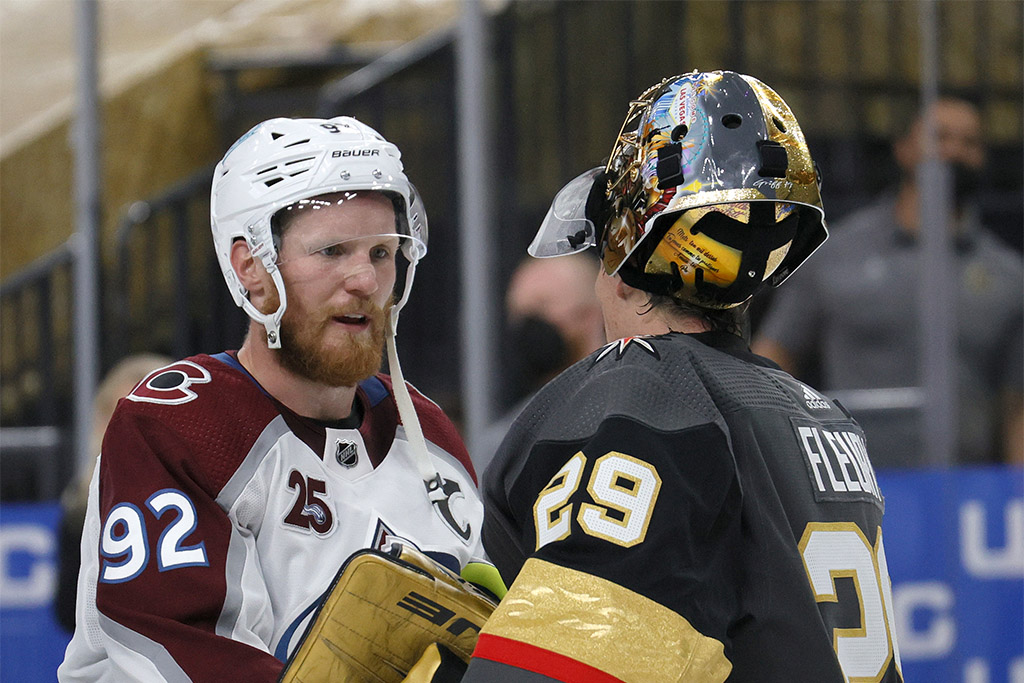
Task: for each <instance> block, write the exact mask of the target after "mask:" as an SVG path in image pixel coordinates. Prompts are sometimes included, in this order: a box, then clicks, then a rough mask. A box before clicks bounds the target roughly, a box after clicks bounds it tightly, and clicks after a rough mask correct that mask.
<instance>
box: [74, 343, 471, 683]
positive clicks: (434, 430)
mask: <svg viewBox="0 0 1024 683" xmlns="http://www.w3.org/2000/svg"><path fill="white" fill-rule="evenodd" d="M412 394H413V402H414V404H415V406H416V410H417V414H418V415H419V418H420V420H421V424H422V427H423V432H424V435H425V437H426V439H427V443H428V449H429V451H430V455H431V458H432V460H433V464H434V466H435V467H436V468H437V471H438V472H439V473H440V474H441V476H442V478H443V479H444V486H443V490H444V491H445V493H447V494H448V495H447V497H446V499H445V500H443V501H440V502H439V503H435V504H433V505H432V504H431V502H430V500H429V499H428V498H427V495H426V492H425V488H424V484H423V482H422V481H421V479H420V477H419V475H418V470H417V469H416V467H415V464H414V462H413V460H412V454H411V452H410V445H409V443H408V441H407V440H406V437H405V432H404V429H403V427H402V425H401V424H400V420H399V417H398V410H397V406H396V404H395V401H394V398H393V396H392V393H391V380H390V378H389V377H387V376H386V375H377V376H375V377H373V378H370V379H369V380H367V381H366V382H363V383H362V384H361V385H360V387H359V389H358V392H357V401H358V402H359V403H360V407H361V408H362V414H363V417H362V421H361V424H360V425H359V426H358V427H357V428H345V427H344V425H341V424H339V425H332V426H324V425H323V424H321V423H317V422H315V421H312V420H309V419H306V418H302V417H300V416H298V415H296V414H294V413H293V412H291V411H289V410H288V409H287V408H285V407H284V406H282V405H281V404H280V403H278V402H277V401H275V400H274V399H273V398H272V397H271V396H269V395H268V394H266V393H265V392H264V391H263V390H262V389H261V388H260V386H259V385H258V384H257V383H256V382H255V380H254V379H253V378H252V377H251V376H250V375H249V374H248V373H247V372H246V371H245V370H244V369H243V368H242V366H241V365H240V364H239V363H238V361H237V360H236V359H235V357H234V356H233V355H231V354H226V353H224V354H218V355H217V356H206V355H201V356H194V357H192V358H188V359H185V360H182V361H179V362H177V363H174V364H172V365H170V366H167V367H165V368H163V369H161V370H157V371H156V372H154V373H152V374H151V375H150V376H149V377H147V378H146V379H145V380H143V382H141V383H140V384H139V385H138V386H137V387H136V388H135V389H134V390H133V391H132V393H131V394H130V395H129V396H128V397H127V398H126V399H122V401H121V402H120V404H119V405H118V408H117V411H116V412H115V413H114V416H113V418H112V419H111V422H110V425H109V426H108V429H107V433H106V436H105V438H104V442H103V449H102V455H101V457H100V460H99V462H98V464H97V469H96V473H95V474H94V476H93V481H92V487H91V491H90V495H89V509H88V515H87V518H86V525H85V530H84V533H83V539H82V569H81V573H80V575H79V579H78V606H77V629H76V631H75V635H74V637H73V638H72V640H71V643H70V645H69V646H68V650H67V653H66V656H65V660H64V663H63V664H62V665H61V667H60V669H59V670H58V678H59V680H60V681H65V682H70V681H131V680H138V681H147V682H148V681H189V680H191V681H207V680H208V681H273V680H276V678H277V677H278V675H279V673H280V671H281V668H282V666H283V661H284V660H285V659H286V658H287V656H288V654H289V653H290V652H291V651H292V650H294V648H295V647H296V646H297V644H298V642H299V641H300V639H301V637H302V635H303V632H304V629H305V627H306V624H307V622H308V621H309V619H310V618H311V615H312V612H313V611H314V610H315V608H316V607H317V605H318V603H319V601H320V599H321V598H322V597H323V595H324V593H325V591H326V590H327V589H328V587H329V585H330V583H331V580H332V579H333V578H334V576H335V574H336V572H337V571H338V569H339V568H340V567H341V565H342V564H343V563H344V562H345V560H346V559H347V558H348V557H349V556H350V555H351V554H352V553H354V552H356V551H357V550H359V549H362V548H381V547H383V546H384V545H385V544H387V543H388V542H389V541H391V540H395V539H396V538H397V539H399V540H401V539H404V540H406V541H409V542H412V544H414V545H415V546H416V547H418V548H419V549H420V550H422V551H424V552H425V553H427V554H428V555H430V556H432V557H433V558H434V559H436V560H438V561H440V562H442V563H443V564H446V565H447V566H449V567H450V568H452V569H455V570H456V571H458V570H459V569H460V568H461V567H462V566H464V565H465V564H466V563H467V562H468V561H469V560H470V559H480V558H481V557H482V556H483V551H482V550H481V549H480V528H481V523H482V517H483V507H482V504H481V502H480V498H479V495H478V492H477V488H476V479H475V474H474V472H473V467H472V465H471V464H470V460H469V456H468V454H467V453H466V450H465V446H464V445H463V443H462V441H461V439H460V438H459V435H458V433H457V431H456V429H455V428H454V426H453V425H452V424H451V422H450V421H449V420H448V418H447V417H446V416H445V415H444V413H443V412H442V411H441V409H440V408H439V407H438V406H436V405H435V404H434V403H432V402H431V401H429V400H428V399H426V398H424V397H423V396H422V395H420V394H418V393H417V392H415V391H413V392H412Z"/></svg>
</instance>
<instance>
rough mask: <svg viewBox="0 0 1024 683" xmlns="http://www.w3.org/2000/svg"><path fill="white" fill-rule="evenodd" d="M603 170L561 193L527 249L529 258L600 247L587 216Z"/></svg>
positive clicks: (588, 174) (589, 173)
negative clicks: (590, 201)
mask: <svg viewBox="0 0 1024 683" xmlns="http://www.w3.org/2000/svg"><path fill="white" fill-rule="evenodd" d="M603 170H604V167H602V166H599V167H597V168H592V169H590V170H589V171H587V172H585V173H582V174H580V175H579V176H577V177H576V178H574V179H573V180H571V181H570V182H569V184H567V185H566V186H565V187H563V188H562V189H561V190H559V191H558V194H556V195H555V199H554V201H552V202H551V206H550V208H548V213H547V215H546V216H544V221H543V222H542V223H541V225H540V228H539V229H538V230H537V234H536V236H534V238H533V242H531V243H530V246H529V247H528V248H527V251H528V252H529V253H530V256H536V257H538V258H545V257H548V256H564V255H566V254H575V253H576V252H579V251H583V250H584V249H587V248H588V247H593V246H596V245H597V234H596V232H597V231H596V230H595V228H594V223H593V221H591V220H590V219H589V218H587V217H586V208H587V198H588V197H589V196H590V188H591V187H592V186H593V184H594V178H596V177H597V175H598V174H599V173H600V172H601V171H603Z"/></svg>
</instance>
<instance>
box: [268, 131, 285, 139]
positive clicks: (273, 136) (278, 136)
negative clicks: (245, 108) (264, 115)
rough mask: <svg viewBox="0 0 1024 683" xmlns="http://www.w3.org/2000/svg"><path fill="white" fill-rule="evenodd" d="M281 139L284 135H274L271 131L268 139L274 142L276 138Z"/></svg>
mask: <svg viewBox="0 0 1024 683" xmlns="http://www.w3.org/2000/svg"><path fill="white" fill-rule="evenodd" d="M283 137H284V133H275V132H273V131H271V132H270V139H271V140H276V139H278V138H283Z"/></svg>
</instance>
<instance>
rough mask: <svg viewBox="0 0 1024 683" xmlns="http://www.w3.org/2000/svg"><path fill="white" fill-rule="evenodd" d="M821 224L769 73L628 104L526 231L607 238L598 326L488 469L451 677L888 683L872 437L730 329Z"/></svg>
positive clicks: (891, 681) (703, 78) (821, 231)
mask: <svg viewBox="0 0 1024 683" xmlns="http://www.w3.org/2000/svg"><path fill="white" fill-rule="evenodd" d="M826 235H827V232H826V227H825V221H824V212H823V209H822V202H821V197H820V182H819V178H818V173H817V170H816V168H815V165H814V163H813V161H812V159H811V156H810V153H809V151H808V148H807V145H806V142H805V140H804V138H803V135H802V133H801V131H800V127H799V125H798V123H797V121H796V119H795V117H794V115H793V113H792V111H791V110H790V108H789V107H788V106H787V105H786V103H785V102H784V101H783V100H782V99H781V98H780V97H779V96H778V95H777V94H776V93H775V92H773V91H772V90H771V89H770V88H768V87H767V86H766V85H764V84H763V83H761V82H760V81H758V80H756V79H754V78H751V77H749V76H743V75H740V74H736V73H732V72H711V73H696V72H694V73H691V74H686V75H682V76H677V77H673V78H669V79H666V80H664V81H663V82H661V83H659V84H657V85H655V86H653V87H652V88H650V89H649V90H648V91H647V92H645V93H643V94H642V95H641V96H640V97H639V98H638V99H637V100H636V101H635V102H633V103H632V105H631V107H630V110H629V113H628V115H627V118H626V120H625V122H624V124H623V127H622V131H621V132H620V135H619V137H618V139H617V140H616V143H615V146H614V148H613V150H612V153H611V156H610V158H609V160H608V162H607V164H606V165H605V166H604V167H602V168H596V169H593V170H591V171H588V172H587V173H584V174H583V175H582V176H580V177H579V178H577V179H576V180H574V181H573V182H571V183H569V184H568V185H567V186H566V187H565V188H563V190H562V191H561V192H560V193H559V194H558V196H557V197H556V198H555V200H554V202H553V204H552V207H551V209H550V211H549V213H548V216H547V217H546V219H545V221H544V223H543V225H542V226H541V228H540V230H539V232H538V234H537V237H536V238H535V240H534V242H533V243H532V244H531V246H530V253H531V254H533V255H534V256H538V257H548V256H559V255H562V254H565V253H570V252H575V251H579V250H582V249H585V248H587V247H590V246H595V247H597V248H598V250H599V252H600V255H601V258H602V261H603V265H604V268H603V272H602V273H601V274H600V275H599V276H598V281H597V283H596V290H597V294H598V297H599V299H600V301H601V305H602V310H603V314H604V319H605V330H606V333H607V338H608V340H609V342H610V343H609V344H608V345H607V346H605V347H604V348H603V349H601V350H599V351H597V352H595V353H594V354H592V355H591V356H590V357H589V358H586V359H584V360H583V361H581V362H579V363H577V364H576V365H574V366H573V367H571V368H570V369H569V370H567V371H566V372H564V373H563V374H562V375H561V376H559V377H558V378H557V379H555V380H554V381H553V382H551V383H550V384H549V385H548V386H547V387H545V388H544V389H543V390H541V391H540V392H539V394H538V395H537V396H536V398H535V399H534V400H533V401H532V402H531V403H530V404H529V406H528V407H527V408H526V409H525V411H524V412H523V413H522V414H521V415H520V417H519V418H518V420H517V421H516V422H515V423H514V425H513V426H512V428H511V430H510V432H509V434H508V435H507V437H506V438H505V441H504V443H503V444H502V447H501V448H500V450H499V452H498V454H497V456H496V458H495V461H494V462H493V463H492V465H491V467H490V468H489V469H488V471H487V473H486V476H485V485H484V496H485V505H486V515H485V522H484V529H483V540H484V544H485V547H486V550H487V552H488V554H489V556H490V558H491V559H492V560H493V561H494V562H495V564H496V565H497V567H498V569H499V570H500V572H501V574H502V577H503V578H504V580H505V583H506V584H508V585H510V590H509V593H508V595H507V596H506V597H505V599H504V600H503V601H502V602H501V604H500V605H499V606H498V608H497V610H496V611H495V612H494V614H493V616H492V617H491V618H490V620H489V621H488V622H487V624H486V625H485V626H484V628H483V631H482V633H481V635H480V638H479V641H478V643H477V646H476V650H475V652H474V657H473V659H472V661H471V663H470V665H469V668H468V671H467V673H466V675H465V677H464V678H463V679H462V680H463V681H473V682H477V681H490V682H498V683H514V682H523V683H525V682H527V681H529V682H530V683H539V682H541V681H566V682H580V683H583V682H587V683H593V682H605V681H607V682H614V681H623V682H626V683H641V682H643V683H649V682H650V681H756V682H758V683H767V682H773V681H786V682H787V683H789V682H792V681H799V682H807V683H829V682H833V681H835V682H836V683H839V682H842V681H874V682H884V683H896V682H899V681H902V674H901V665H900V657H899V649H898V646H897V644H896V634H895V631H894V623H893V613H892V598H891V587H890V582H889V575H888V570H887V567H886V560H885V549H884V544H883V539H882V530H881V523H882V512H883V507H884V505H883V498H882V495H881V492H880V491H879V489H878V484H877V481H876V480H875V476H874V472H873V469H872V466H871V462H870V459H869V457H868V453H867V450H866V448H865V441H864V434H863V431H862V430H861V428H860V427H859V426H858V425H857V423H856V422H855V421H854V419H853V418H852V417H851V416H850V414H849V413H847V412H846V411H845V410H844V409H843V407H842V406H841V405H839V404H838V403H836V402H834V401H831V400H829V399H828V398H827V397H825V396H823V395H822V394H820V393H819V392H817V391H815V390H814V389H812V388H811V387H808V386H806V385H804V384H802V383H800V382H798V381H797V380H795V379H793V378H792V377H790V376H789V375H787V374H785V373H784V372H782V371H781V370H780V369H778V367H776V366H775V365H774V364H773V363H771V362H770V361H768V360H766V359H764V358H761V357H758V356H755V355H753V354H752V353H751V352H750V351H749V350H748V348H747V344H746V342H745V341H744V338H743V330H744V325H745V319H744V315H745V313H744V310H745V303H746V302H747V301H748V300H749V299H750V297H751V296H752V294H753V293H754V292H755V291H756V290H757V289H758V288H760V287H761V286H763V285H765V284H770V285H779V284H781V283H782V281H783V280H785V279H786V278H787V277H788V276H789V275H790V274H791V273H792V272H793V270H794V269H796V268H797V266H799V265H800V264H801V262H803V261H804V260H805V259H806V258H807V257H809V256H810V255H811V254H812V253H813V252H814V250H815V249H817V247H818V246H819V245H820V244H821V243H822V242H823V241H824V240H825V238H826Z"/></svg>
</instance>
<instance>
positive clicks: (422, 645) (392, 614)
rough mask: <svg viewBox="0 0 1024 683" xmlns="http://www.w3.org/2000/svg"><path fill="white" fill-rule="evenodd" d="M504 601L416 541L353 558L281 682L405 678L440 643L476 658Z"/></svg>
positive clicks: (396, 681) (390, 682) (378, 682)
mask: <svg viewBox="0 0 1024 683" xmlns="http://www.w3.org/2000/svg"><path fill="white" fill-rule="evenodd" d="M496 604H497V601H496V600H494V599H493V598H492V597H491V596H489V595H486V594H485V593H484V592H483V591H481V590H479V589H478V588H476V587H475V586H474V585H473V584H471V583H469V582H468V581H465V580H463V579H462V578H460V577H459V576H458V575H456V574H454V573H453V572H451V571H449V570H448V569H446V568H445V567H442V566H441V565H440V564H438V563H436V562H434V561H433V560H431V559H430V558H429V557H427V556H426V555H424V554H422V553H420V552H419V551H417V550H415V549H414V548H408V547H405V546H401V547H400V548H399V549H398V551H397V557H396V556H395V555H393V554H390V553H382V552H379V551H376V550H362V551H359V552H357V553H355V554H353V555H352V556H351V557H349V559H348V560H346V562H345V564H344V565H343V566H342V568H341V569H340V570H339V571H338V574H337V576H335V578H334V581H333V582H332V583H331V588H330V589H329V590H328V593H327V597H326V598H325V599H324V601H323V603H322V604H321V605H320V607H319V608H318V609H317V611H316V613H315V614H314V617H313V619H312V621H311V622H310V625H309V626H308V627H307V629H306V633H305V634H304V635H303V637H302V643H301V644H300V645H299V647H298V649H296V650H295V652H294V653H293V654H292V655H291V657H289V658H288V661H287V662H286V663H285V667H284V671H282V673H281V676H280V678H279V679H278V681H279V682H280V683H325V682H327V681H331V682H332V683H333V682H334V681H351V682H353V683H355V682H358V683H363V682H366V683H370V682H372V683H401V681H402V680H403V679H404V678H405V676H406V674H407V673H408V671H409V670H410V669H411V668H412V667H413V665H414V664H416V662H417V660H419V658H420V656H421V655H423V652H424V650H426V649H427V648H428V647H429V646H430V645H431V644H432V643H441V644H443V645H445V646H446V647H447V648H448V649H450V650H451V651H452V652H454V653H455V654H456V655H458V656H459V657H460V658H461V659H462V660H463V661H465V662H468V661H469V659H470V655H471V654H472V652H473V648H474V647H475V645H476V641H477V637H478V636H479V634H480V629H481V628H482V627H483V625H484V622H485V621H487V618H488V617H489V616H490V614H491V612H492V611H494V608H495V606H496Z"/></svg>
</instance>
